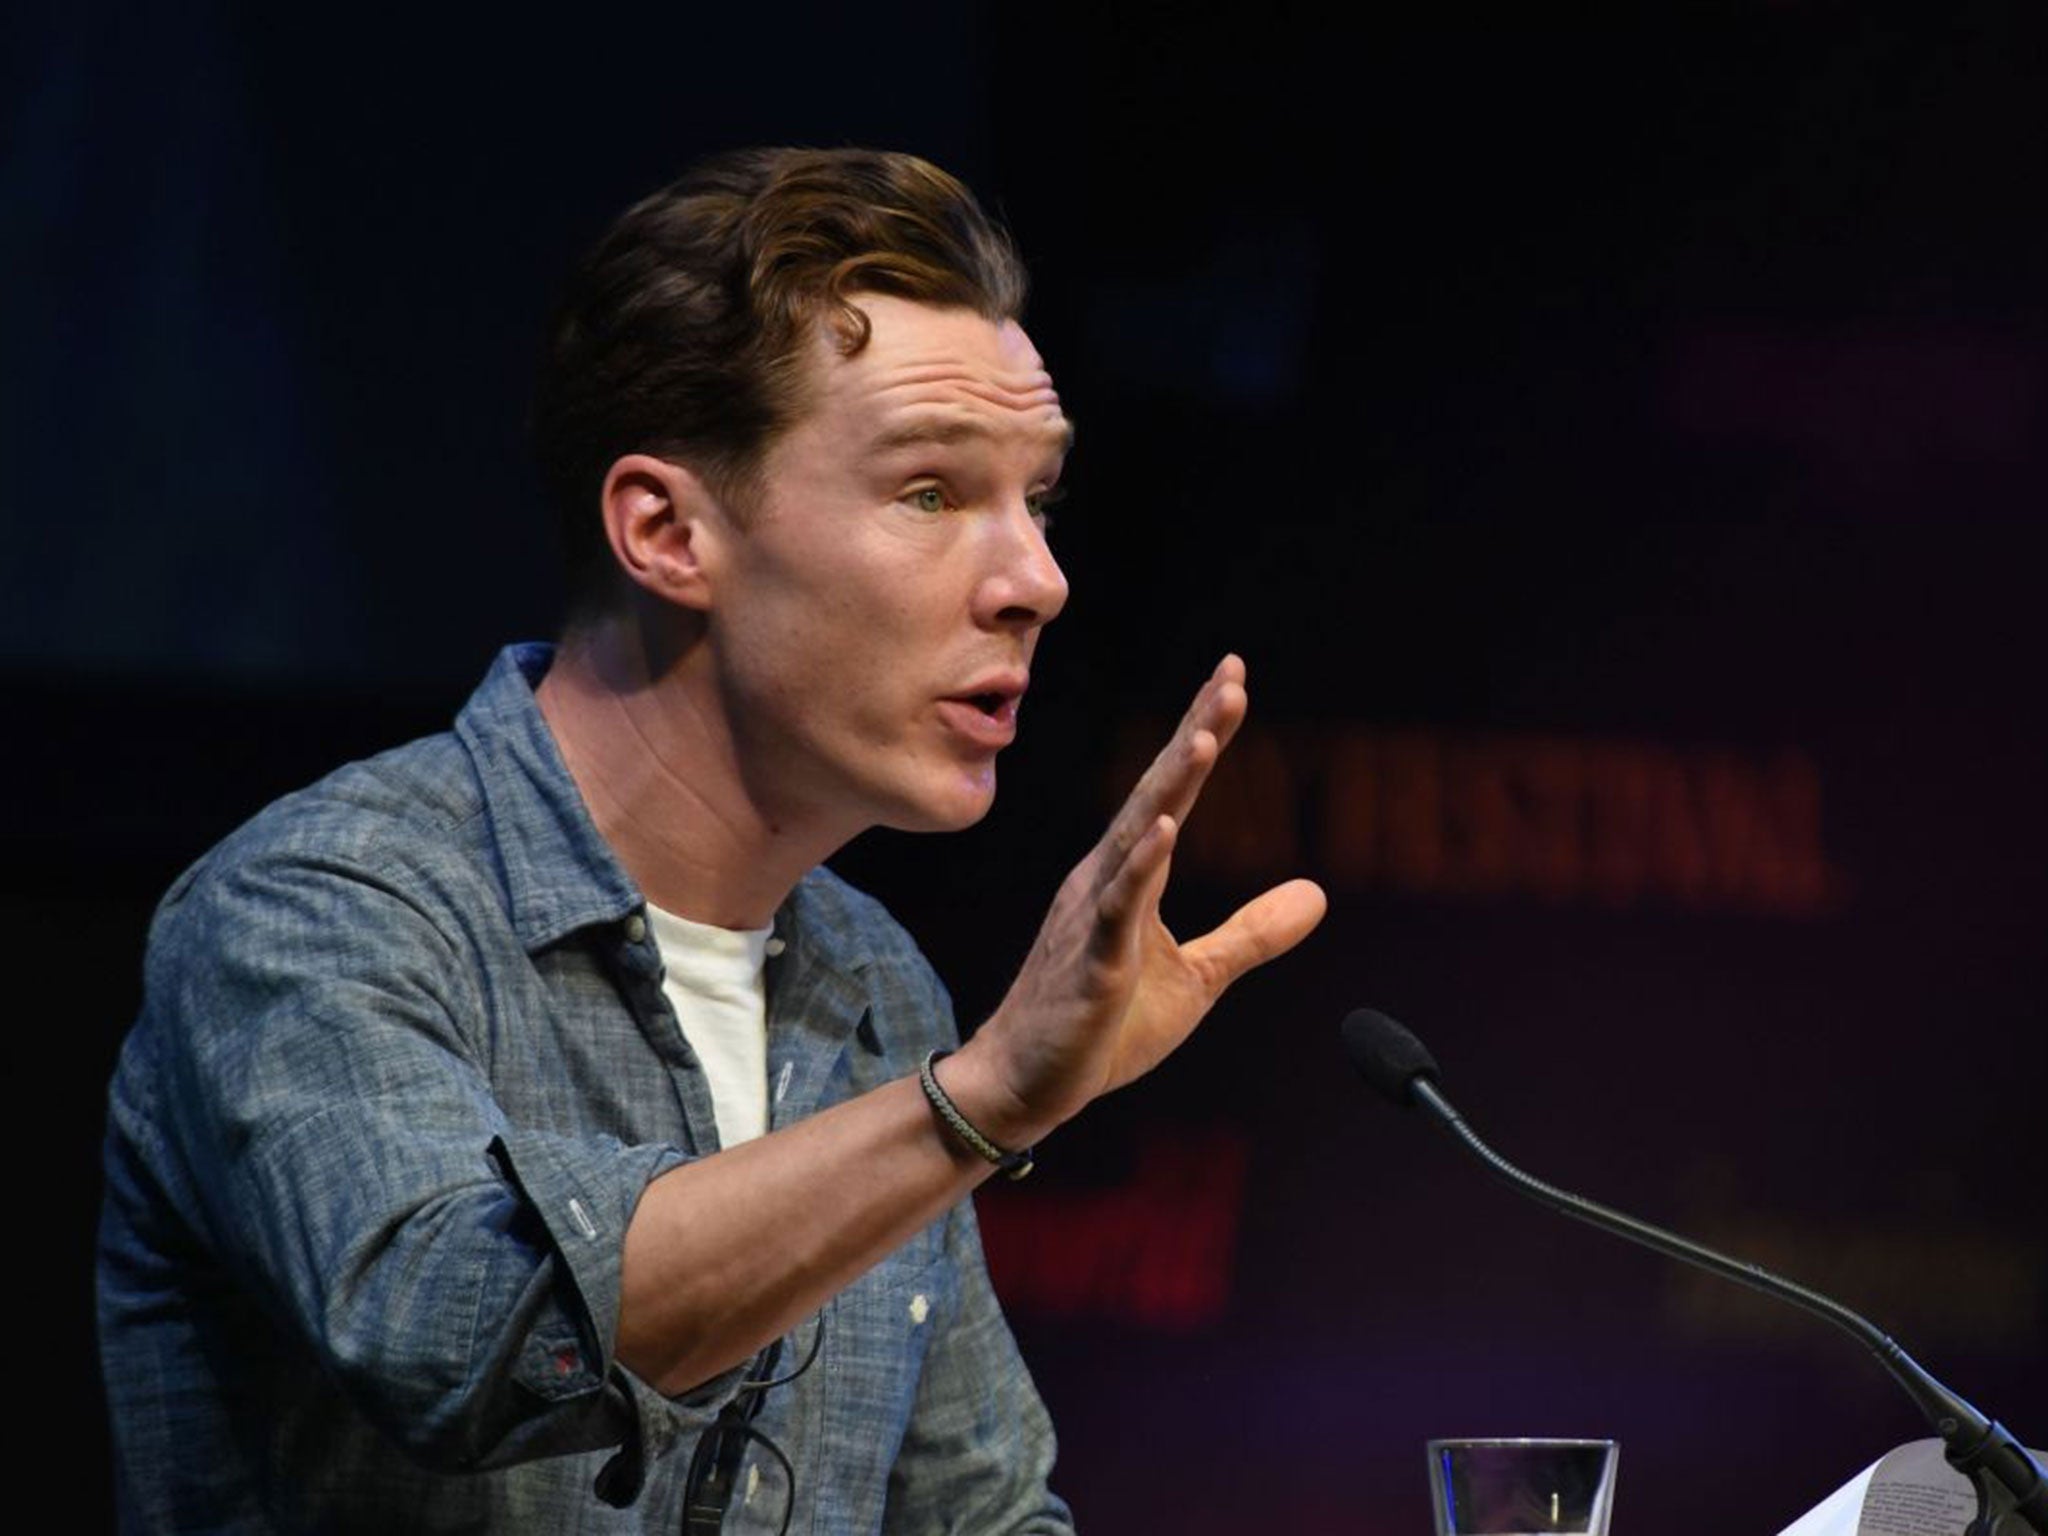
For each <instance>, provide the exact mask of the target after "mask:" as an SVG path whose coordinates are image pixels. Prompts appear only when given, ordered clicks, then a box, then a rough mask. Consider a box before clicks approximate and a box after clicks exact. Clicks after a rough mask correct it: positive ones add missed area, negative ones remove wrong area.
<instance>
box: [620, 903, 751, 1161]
mask: <svg viewBox="0 0 2048 1536" xmlns="http://www.w3.org/2000/svg"><path fill="white" fill-rule="evenodd" d="M647 921H648V925H649V926H650V927H651V928H652V929H653V930H654V942H655V945H656V947H658V948H659V949H660V951H661V967H662V977H661V990H662V991H663V993H665V994H666V995H667V997H668V1005H669V1007H670V1008H672V1009H674V1010H675V1015H676V1022H677V1023H678V1024H679V1025H681V1026H682V1031H683V1038H684V1039H685V1040H687V1041H689V1043H690V1049H691V1050H693V1051H695V1052H696V1053H697V1060H698V1061H700V1062H701V1063H703V1066H704V1076H705V1078H706V1079H707V1080H708V1081H709V1083H710V1085H711V1103H712V1107H713V1108H714V1109H715V1110H716V1112H717V1115H718V1140H719V1144H720V1145H721V1146H727V1147H732V1146H737V1145H739V1143H741V1142H743V1141H751V1140H752V1139H753V1138H754V1137H756V1136H760V1135H763V1134H765V1133H766V1132H767V1129H768V989H767V984H766V980H765V978H764V976H763V972H762V968H763V966H764V965H765V964H766V963H767V958H768V955H769V952H770V946H771V945H772V944H774V940H773V939H772V938H771V935H772V934H773V933H774V932H775V930H774V929H773V928H713V927H712V926H710V925H709V924H708V923H697V922H692V921H691V920H690V919H689V918H687V917H678V916H676V914H675V913H673V912H664V911H663V910H662V909H661V908H660V907H657V906H656V905H654V903H653V902H649V903H648V904H647ZM778 947H779V946H778Z"/></svg>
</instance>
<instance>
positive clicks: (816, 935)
mask: <svg viewBox="0 0 2048 1536" xmlns="http://www.w3.org/2000/svg"><path fill="white" fill-rule="evenodd" d="M554 657H555V648H554V647H553V646H552V645H546V644H541V643H538V642H527V643H524V644H519V645H508V646H506V647H505V649H504V650H502V651H500V652H499V653H498V656H497V659H496V660H495V661H494V662H493V663H492V664H491V670H490V671H489V672H488V673H487V674H486V675H485V677H484V680H483V682H482V683H480V684H478V686H477V690H476V692H475V693H473V694H472V695H470V698H469V702H468V703H467V704H465V705H464V706H463V708H462V713H461V714H460V715H458V716H457V717H456V721H455V735H456V738H457V739H458V740H459V741H461V743H462V744H463V746H464V748H465V749H466V750H467V751H468V753H469V756H470V761H471V763H472V764H473V765H474V767H475V769H476V776H477V784H478V787H479V793H480V795H481V798H482V801H483V808H484V816H485V818H486V820H487V821H488V822H489V826H490V840H491V843H492V846H493V847H494V849H495V851H496V854H497V859H498V870H499V877H500V879H502V880H503V882H504V886H505V909H506V911H507V913H509V914H510V916H511V919H512V928H513V931H514V932H515V933H517V934H518V936H519V941H520V943H521V944H522V945H524V946H525V948H526V951H527V953H528V954H535V953H538V952H539V951H541V950H543V949H546V948H547V947H548V946H549V945H551V944H553V943H555V942H557V941H558V940H560V939H561V938H562V937H563V936H565V935H567V934H570V933H574V932H575V931H577V930H578V929H581V928H588V927H592V926H595V925H598V924H604V923H617V922H620V921H623V920H624V919H625V918H626V917H628V916H630V915H631V914H633V913H635V912H638V911H639V910H640V909H641V908H642V907H643V906H644V905H645V903H646V900H647V898H646V897H645V896H643V895H642V894H641V892H640V888H639V887H638V886H637V885H635V884H634V883H633V877H632V876H630V875H628V874H627V873H626V870H625V867H624V866H623V865H622V864H620V863H619V859H618V855H617V854H615V853H613V852H612V848H611V844H609V843H607V842H606V841H605V840H604V837H603V835H602V834H601V833H600V832H599V831H598V830H597V825H596V823H594V822H593V821H592V820H591V819H590V810H589V807H588V806H586V805H585V804H584V803H583V794H582V792H581V791H580V790H578V789H577V787H576V781H575V780H574V779H573V778H571V777H570V776H569V768H568V765H567V764H566V763H564V762H563V761H562V752H561V748H560V747H558V746H557V745H556V744H555V737H554V733H553V732H552V731H550V730H549V729H548V723H547V721H546V719H545V718H544V717H543V716H542V715H541V712H540V705H539V704H538V703H537V702H535V699H534V694H533V690H534V688H535V686H536V685H537V684H538V683H539V682H540V680H541V679H542V678H543V677H544V676H546V675H547V670H548V667H549V665H550V664H552V662H553V661H554ZM818 878H819V877H818V875H817V874H816V873H815V872H813V873H812V874H809V875H806V876H805V877H804V878H803V880H802V881H800V882H799V883H798V885H797V888H796V889H795V890H794V891H792V892H791V893H790V896H789V899H788V900H787V901H785V902H784V903H783V904H782V907H781V909H780V910H779V911H778V912H777V913H776V914H775V937H776V938H777V939H778V940H780V941H781V945H782V947H783V948H784V949H785V950H786V951H788V952H789V960H790V961H791V962H792V963H791V964H789V965H788V966H787V967H786V969H787V970H789V971H791V972H794V973H796V974H799V975H804V976H812V975H817V976H821V977H824V976H829V975H831V974H832V973H833V972H835V971H837V972H844V973H854V974H857V973H859V972H861V971H864V970H866V969H867V968H868V965H869V963H870V947H871V946H870V943H869V937H870V936H869V933H868V930H867V928H866V926H865V925H863V924H861V923H859V922H857V921H855V920H854V918H853V916H852V914H851V913H850V912H849V911H847V910H846V909H845V908H844V905H843V904H842V903H835V902H830V901H826V900H823V899H821V898H820V896H819V894H818V892H816V891H814V890H813V889H812V887H813V886H814V884H815V883H816V882H817V881H818ZM822 984H823V983H822V982H821V985H822Z"/></svg>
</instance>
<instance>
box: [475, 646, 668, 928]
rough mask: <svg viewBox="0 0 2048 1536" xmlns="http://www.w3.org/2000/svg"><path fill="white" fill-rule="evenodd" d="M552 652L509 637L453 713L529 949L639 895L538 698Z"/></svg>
mask: <svg viewBox="0 0 2048 1536" xmlns="http://www.w3.org/2000/svg"><path fill="white" fill-rule="evenodd" d="M554 656H555V649H554V647H553V646H551V645H540V644H531V643H529V644H525V645H508V646H507V647H505V649H504V650H502V651H500V652H499V653H498V658H497V660H496V661H495V662H493V663H492V664H491V670H490V671H489V673H487V674H486V675H485V677H484V680H483V682H482V683H480V684H479V685H478V686H477V690H476V692H475V693H473V694H471V695H470V699H469V702H468V703H467V704H465V705H464V706H463V708H462V713H461V714H460V715H458V716H457V717H456V720H455V735H456V739H457V740H459V741H460V742H461V743H462V745H463V746H464V748H466V749H467V750H468V752H469V757H470V762H471V763H472V764H473V765H474V767H475V769H476V777H477V784H478V788H479V792H480V794H481V797H482V800H483V808H484V816H485V819H486V820H487V821H488V822H489V824H490V840H491V844H492V846H493V848H494V849H495V850H496V853H497V858H498V872H499V877H500V878H501V879H502V880H503V881H504V884H505V910H506V912H507V913H508V914H509V915H510V917H511V919H512V928H513V931H514V932H515V933H517V934H518V935H519V941H520V943H521V944H523V945H525V947H526V951H527V953H528V954H533V953H536V952H538V951H540V950H542V949H545V948H547V947H548V946H549V945H550V944H553V943H554V942H555V941H556V940H558V939H560V938H562V937H563V936H564V935H565V934H569V933H573V932H575V931H576V930H577V929H579V928H587V927H590V926H592V925H594V924H598V923H615V922H619V921H621V920H623V919H624V918H625V917H626V916H627V915H628V914H630V913H633V912H637V911H639V910H640V907H641V905H642V903H643V902H644V900H645V898H644V897H642V896H641V894H640V889H639V887H638V886H636V885H635V884H634V883H633V879H632V877H631V876H630V875H628V874H627V873H626V871H625V868H624V867H623V866H622V865H621V864H620V863H619V860H618V856H617V855H616V854H614V853H613V852H612V850H611V845H610V844H609V843H607V842H606V841H605V840H604V838H603V836H602V835H601V834H600V833H599V832H598V830H597V826H596V824H595V823H593V822H592V821H591V819H590V811H589V808H588V807H586V806H585V805H584V803H583V796H582V793H581V792H580V791H579V790H578V789H577V788H576V781H575V780H574V779H572V778H571V777H570V776H569V769H568V765H567V764H565V763H564V762H563V761H562V753H561V749H560V748H559V747H557V746H556V745H555V738H554V733H553V732H551V731H550V730H549V729H548V723H547V721H546V720H545V719H544V718H542V716H541V712H540V705H539V704H538V703H536V702H535V700H534V696H533V690H534V685H535V684H537V683H538V682H539V681H540V680H541V678H542V677H544V676H545V675H546V674H547V670H548V666H549V663H551V662H552V661H553V660H554Z"/></svg>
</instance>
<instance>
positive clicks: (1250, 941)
mask: <svg viewBox="0 0 2048 1536" xmlns="http://www.w3.org/2000/svg"><path fill="white" fill-rule="evenodd" d="M1329 905H1330V902H1329V898H1328V897H1326V896H1325V895H1324V894H1323V888H1322V887H1321V886H1319V885H1317V884H1316V883H1315V882H1314V881H1313V880H1290V881H1288V882H1287V883H1286V884H1285V885H1276V886H1274V887H1273V889H1272V890H1270V891H1267V892H1266V893H1265V894H1263V895H1260V896H1254V897H1253V898H1252V899H1251V900H1250V901H1248V902H1246V903H1245V904H1244V905H1243V906H1241V907H1239V908H1238V909H1237V910H1236V911H1235V912H1233V913H1231V914H1230V916H1229V917H1228V918H1226V919H1225V920H1224V921H1223V923H1222V924H1221V925H1219V926H1218V927H1216V928H1214V929H1212V930H1210V931H1209V932H1208V933H1205V934H1203V935H1202V936H1201V937H1200V938H1198V939H1190V940H1188V942H1187V943H1186V944H1183V945H1182V946H1181V954H1182V956H1183V957H1184V958H1186V959H1187V960H1188V961H1190V962H1191V963H1192V964H1193V965H1194V966H1195V967H1196V968H1197V969H1198V970H1200V971H1201V972H1202V974H1203V975H1204V977H1205V978H1206V979H1207V980H1208V982H1209V985H1210V988H1211V991H1212V993H1213V992H1221V991H1222V990H1223V989H1224V988H1225V987H1227V986H1229V985H1230V984H1231V983H1232V982H1234V981H1236V980H1237V979H1238V977H1240V976H1242V975H1243V974H1244V973H1245V972H1246V971H1249V970H1250V969H1252V967H1254V966H1258V965H1264V964H1265V963H1266V962H1267V961H1268V960H1273V959H1277V958H1278V957H1279V956H1281V955H1284V954H1286V953H1287V951H1288V950H1290V949H1292V948H1294V946H1295V945H1297V944H1299V943H1300V942H1301V941H1302V940H1303V939H1305V938H1307V937H1308V936H1309V934H1310V933H1312V932H1313V931H1314V930H1315V926H1316V924H1317V923H1320V922H1321V921H1322V920H1323V914H1324V913H1325V912H1326V911H1328V910H1329Z"/></svg>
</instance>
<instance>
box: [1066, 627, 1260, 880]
mask: <svg viewBox="0 0 2048 1536" xmlns="http://www.w3.org/2000/svg"><path fill="white" fill-rule="evenodd" d="M1247 703H1248V701H1247V699H1246V695H1245V691H1244V663H1243V661H1241V660H1240V659H1239V658H1238V657H1236V656H1234V655H1231V656H1225V657H1224V658H1223V660H1222V661H1220V662H1218V663H1217V664H1216V670H1215V671H1213V672H1211V673H1210V674H1209V677H1208V679H1207V680H1206V681H1205V682H1204V683H1203V684H1202V686H1201V688H1200V689H1199V690H1197V691H1196V694H1195V697H1194V699H1193V700H1192V701H1191V702H1190V703H1189V705H1188V707H1187V711H1186V713H1184V714H1183V715H1182V716H1181V718H1180V724H1179V725H1178V726H1176V727H1175V728H1174V733H1173V736H1172V737H1171V739H1169V740H1168V741H1167V743H1166V745H1165V746H1164V747H1163V748H1161V749H1160V752H1159V755H1158V756H1157V757H1155V758H1153V759H1152V762H1151V765H1150V766H1149V767H1147V768H1146V770H1145V772H1144V774H1143V776H1142V777H1140V778H1139V780H1138V782H1137V784H1136V785H1135V786H1134V787H1133V788H1132V790H1131V792H1130V794H1129V795H1128V796H1127V797H1126V798H1125V800H1124V803H1123V805H1122V806H1121V807H1119V808H1118V811H1117V814H1116V815H1115V817H1114V818H1112V819H1111V821H1110V824H1109V829H1108V831H1107V832H1106V833H1105V834H1104V836H1103V842H1102V843H1101V844H1100V845H1098V846H1100V847H1101V848H1102V849H1103V850H1104V851H1105V858H1104V861H1103V868H1102V870H1101V871H1100V877H1101V879H1102V880H1104V881H1107V880H1109V879H1111V878H1113V877H1114V875H1115V874H1116V871H1117V869H1118V868H1119V867H1120V866H1121V865H1122V863H1123V860H1124V859H1125V858H1126V857H1127V856H1128V855H1129V852H1130V850H1131V848H1132V847H1134V846H1135V845H1136V843H1137V841H1138V839H1139V838H1141V837H1142V836H1144V834H1145V830H1146V828H1147V827H1149V826H1150V825H1151V823H1152V820H1153V818H1155V817H1157V816H1161V815H1166V816H1171V817H1172V818H1173V819H1174V820H1175V821H1176V822H1179V821H1183V820H1185V819H1186V817H1187V813H1188V811H1189V810H1190V809H1191V808H1192V807H1193V805H1194V803H1195V799H1196V797H1197V796H1198V795H1200V794H1201V791H1202V786H1203V784H1205V783H1206V782H1207V781H1208V778H1209V771H1210V770H1211V769H1212V768H1214V767H1215V766H1216V759H1217V758H1218V757H1219V756H1220V755H1221V754H1222V751H1223V748H1224V747H1225V746H1227V745H1228V744H1229V742H1230V738H1231V737H1232V736H1234V735H1236V734H1237V728H1238V726H1239V725H1240V724H1242V723H1243V721H1244V716H1245V710H1246V707H1247Z"/></svg>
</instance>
